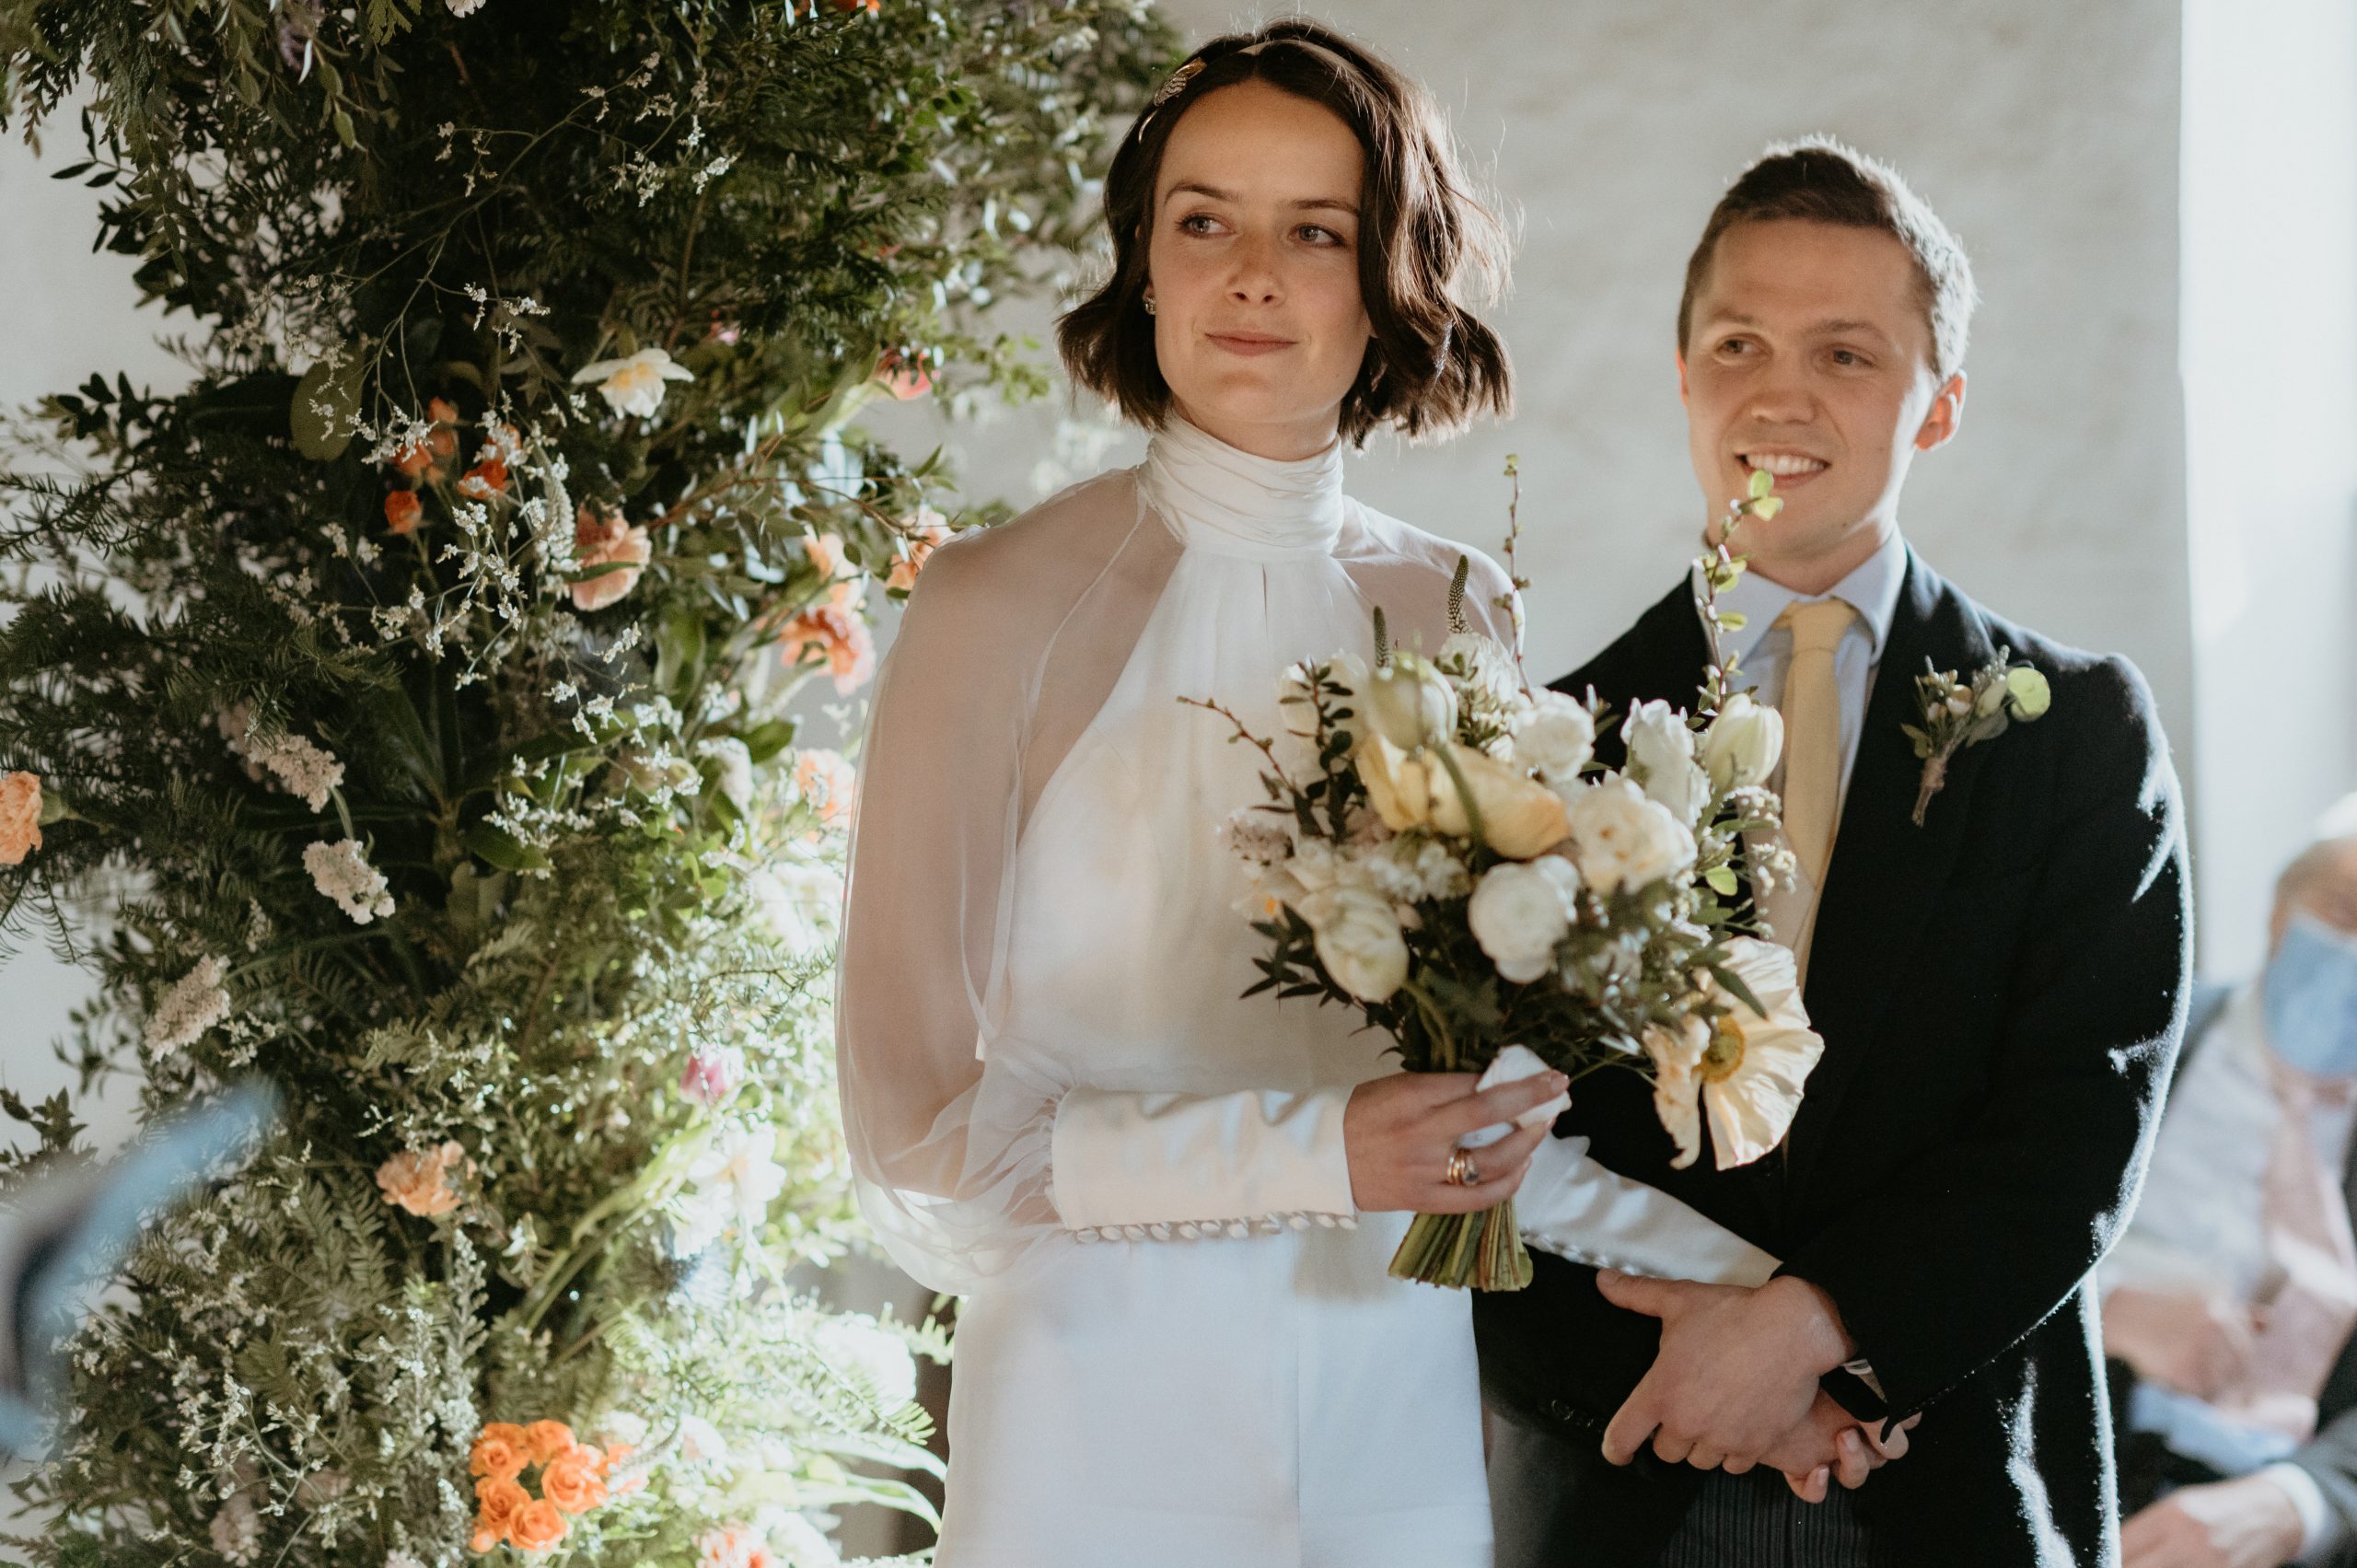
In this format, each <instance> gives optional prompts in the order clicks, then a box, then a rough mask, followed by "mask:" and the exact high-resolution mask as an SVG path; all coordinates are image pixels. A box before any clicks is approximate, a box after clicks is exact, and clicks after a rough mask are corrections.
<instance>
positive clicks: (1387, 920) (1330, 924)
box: [1301, 882, 1408, 1002]
mask: <svg viewBox="0 0 2357 1568" xmlns="http://www.w3.org/2000/svg"><path fill="white" fill-rule="evenodd" d="M1302 901H1303V902H1304V903H1306V904H1308V905H1310V906H1311V907H1310V908H1308V909H1305V910H1303V911H1302V912H1301V914H1302V918H1303V919H1305V920H1306V921H1308V922H1309V924H1310V928H1311V929H1312V930H1313V931H1315V932H1316V933H1317V934H1318V962H1320V963H1322V964H1324V965H1325V966H1326V972H1327V973H1328V974H1329V975H1332V976H1333V977H1334V983H1335V984H1337V985H1339V986H1341V988H1342V989H1343V990H1345V991H1347V992H1349V993H1351V994H1352V995H1353V996H1355V997H1357V998H1358V999H1359V1000H1360V1001H1362V1002H1385V1001H1388V1000H1389V999H1390V997H1391V993H1393V992H1395V991H1398V990H1399V986H1400V984H1401V982H1402V981H1406V980H1407V978H1408V939H1407V937H1406V936H1405V935H1402V934H1401V933H1400V930H1399V915H1398V914H1397V913H1395V912H1393V911H1392V908H1391V900H1389V899H1387V898H1385V897H1384V896H1383V895H1382V894H1380V893H1378V892H1376V891H1375V890H1374V889H1371V888H1365V887H1361V886H1358V885H1356V884H1354V883H1348V882H1345V883H1339V884H1337V885H1336V886H1334V887H1333V888H1330V889H1327V890H1326V891H1324V892H1321V893H1316V894H1312V895H1310V896H1309V897H1307V898H1306V899H1304V900H1302Z"/></svg>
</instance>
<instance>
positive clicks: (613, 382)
mask: <svg viewBox="0 0 2357 1568" xmlns="http://www.w3.org/2000/svg"><path fill="white" fill-rule="evenodd" d="M695 378H696V377H695V372H693V371H691V370H690V369H689V368H688V367H687V366H684V365H680V364H679V363H677V362H676V361H674V360H673V359H672V358H671V356H670V354H668V352H666V351H665V350H663V349H659V348H643V349H640V350H639V351H638V352H637V353H636V354H632V355H631V356H630V357H629V358H627V359H601V360H599V361H598V363H597V364H595V365H585V366H582V367H581V368H580V369H578V370H576V371H575V372H574V373H573V384H574V385H575V386H576V387H579V386H586V384H588V383H589V382H592V381H594V382H596V383H597V384H598V396H600V397H602V398H604V399H605V400H606V401H607V403H608V405H609V406H610V407H611V408H612V409H613V411H614V412H616V413H634V414H636V415H638V416H639V417H640V418H641V419H652V418H654V417H655V411H656V410H657V409H659V408H661V407H662V406H663V383H664V382H666V381H692V380H694V379H695Z"/></svg>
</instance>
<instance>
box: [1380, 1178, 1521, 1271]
mask: <svg viewBox="0 0 2357 1568" xmlns="http://www.w3.org/2000/svg"><path fill="white" fill-rule="evenodd" d="M1391 1277H1392V1278H1393V1279H1395V1280H1422V1281H1423V1282H1424V1283H1426V1284H1435V1285H1444V1286H1446V1287H1447V1288H1448V1289H1451V1290H1463V1289H1464V1288H1465V1287H1466V1286H1468V1285H1470V1286H1472V1287H1473V1288H1474V1289H1475V1290H1520V1289H1522V1288H1523V1287H1524V1286H1525V1285H1527V1284H1528V1283H1530V1254H1529V1253H1528V1252H1526V1251H1524V1250H1523V1246H1522V1233H1521V1230H1520V1227H1519V1226H1518V1225H1516V1224H1515V1216H1514V1200H1513V1199H1511V1198H1509V1199H1507V1200H1506V1201H1505V1202H1503V1203H1500V1204H1498V1205H1497V1206H1496V1207H1495V1208H1491V1209H1483V1210H1481V1211H1480V1213H1479V1214H1418V1215H1417V1216H1416V1217H1415V1218H1414V1219H1413V1220H1411V1221H1410V1222H1409V1225H1408V1234H1407V1236H1406V1237H1403V1238H1402V1239H1401V1241H1400V1243H1399V1251H1397V1252H1395V1253H1393V1254H1392V1257H1391Z"/></svg>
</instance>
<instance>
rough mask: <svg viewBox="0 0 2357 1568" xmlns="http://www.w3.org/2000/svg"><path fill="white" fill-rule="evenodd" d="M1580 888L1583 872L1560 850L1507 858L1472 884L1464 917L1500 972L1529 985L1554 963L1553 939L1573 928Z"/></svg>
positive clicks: (1505, 977) (1518, 982)
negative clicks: (1574, 898) (1476, 884)
mask: <svg viewBox="0 0 2357 1568" xmlns="http://www.w3.org/2000/svg"><path fill="white" fill-rule="evenodd" d="M1579 890H1580V874H1579V872H1578V871H1577V870H1576V869H1575V868H1573V865H1572V863H1571V862H1570V861H1568V860H1565V859H1563V858H1562V857H1561V856H1559V855H1551V854H1549V855H1541V856H1539V857H1538V859H1537V860H1534V861H1530V862H1527V863H1523V862H1517V861H1508V862H1507V863H1506V864H1504V865H1498V866H1493V867H1492V868H1491V870H1490V872H1489V874H1488V875H1486V876H1484V877H1482V878H1481V884H1480V887H1478V888H1476V889H1473V900H1472V902H1471V903H1469V905H1467V906H1466V911H1465V918H1466V922H1467V923H1468V924H1469V925H1470V926H1471V927H1472V930H1473V940H1475V941H1476V942H1479V943H1480V945H1481V951H1483V952H1484V953H1487V954H1488V955H1489V956H1490V961H1491V962H1492V963H1493V964H1495V965H1497V966H1498V973H1499V975H1500V976H1501V977H1503V978H1504V979H1506V980H1509V981H1513V982H1514V983H1515V984H1516V985H1525V984H1527V983H1529V982H1530V981H1534V980H1537V979H1538V977H1539V976H1541V975H1543V974H1545V973H1546V972H1547V971H1548V970H1550V969H1552V968H1553V967H1554V964H1555V945H1556V944H1557V943H1559V942H1561V941H1562V939H1563V937H1564V936H1565V935H1566V934H1568V933H1569V932H1570V931H1571V929H1572V896H1573V894H1575V893H1577V892H1578V891H1579Z"/></svg>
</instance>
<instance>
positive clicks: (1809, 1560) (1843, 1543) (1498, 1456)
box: [1490, 1417, 1892, 1568]
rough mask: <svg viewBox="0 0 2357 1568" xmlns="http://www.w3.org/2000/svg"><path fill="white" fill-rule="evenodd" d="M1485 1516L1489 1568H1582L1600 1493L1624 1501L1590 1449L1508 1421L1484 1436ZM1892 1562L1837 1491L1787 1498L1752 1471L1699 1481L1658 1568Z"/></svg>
mask: <svg viewBox="0 0 2357 1568" xmlns="http://www.w3.org/2000/svg"><path fill="white" fill-rule="evenodd" d="M1490 1445H1491V1446H1490V1507H1491V1513H1492V1516H1493V1517H1494V1518H1495V1520H1496V1522H1497V1542H1498V1544H1497V1568H1586V1565H1587V1564H1588V1563H1590V1562H1594V1561H1595V1559H1594V1557H1593V1556H1592V1555H1591V1553H1590V1552H1589V1551H1587V1550H1585V1549H1584V1547H1583V1544H1582V1543H1583V1541H1584V1540H1587V1539H1592V1538H1593V1536H1594V1534H1595V1533H1596V1532H1595V1529H1594V1510H1596V1509H1598V1508H1602V1507H1609V1506H1616V1505H1624V1504H1623V1500H1622V1498H1616V1499H1615V1501H1614V1502H1610V1503H1608V1502H1607V1501H1606V1498H1607V1496H1608V1495H1610V1494H1611V1493H1608V1492H1607V1491H1606V1488H1607V1487H1608V1486H1610V1487H1612V1489H1613V1490H1614V1491H1617V1492H1619V1493H1622V1496H1623V1498H1625V1494H1626V1492H1627V1487H1626V1486H1625V1484H1618V1483H1621V1482H1623V1481H1625V1478H1624V1477H1623V1475H1622V1473H1621V1472H1617V1471H1614V1470H1613V1469H1612V1468H1611V1467H1610V1466H1608V1465H1607V1464H1606V1463H1605V1462H1604V1457H1603V1456H1602V1455H1601V1454H1600V1453H1598V1452H1596V1448H1595V1447H1594V1446H1593V1445H1592V1444H1591V1443H1588V1442H1586V1441H1582V1442H1579V1443H1576V1444H1574V1443H1570V1442H1566V1441H1565V1440H1564V1439H1563V1438H1562V1437H1561V1436H1558V1435H1557V1434H1555V1433H1554V1432H1552V1431H1549V1430H1546V1429H1543V1428H1540V1427H1537V1426H1532V1425H1526V1424H1524V1423H1521V1422H1518V1421H1516V1420H1515V1419H1513V1418H1511V1417H1507V1418H1504V1419H1500V1420H1496V1421H1493V1422H1492V1425H1491V1433H1490ZM1890 1562H1892V1558H1891V1557H1890V1555H1889V1553H1888V1551H1887V1550H1883V1549H1878V1548H1877V1545H1876V1542H1875V1538H1874V1532H1873V1531H1871V1530H1870V1529H1869V1528H1868V1527H1866V1525H1865V1524H1864V1521H1862V1520H1861V1519H1860V1518H1859V1517H1858V1516H1857V1511H1856V1510H1855V1509H1854V1508H1852V1506H1851V1499H1850V1494H1849V1493H1846V1492H1844V1491H1842V1490H1841V1489H1840V1487H1838V1486H1837V1487H1835V1488H1834V1489H1833V1493H1832V1495H1831V1496H1829V1497H1828V1498H1827V1499H1826V1500H1825V1501H1824V1502H1823V1503H1818V1504H1808V1503H1804V1502H1802V1501H1801V1500H1800V1499H1799V1498H1797V1497H1794V1495H1793V1493H1792V1491H1791V1489H1790V1488H1789V1487H1787V1486H1786V1485H1785V1484H1784V1478H1783V1477H1782V1476H1780V1475H1777V1474H1775V1473H1773V1472H1772V1471H1771V1472H1769V1473H1766V1474H1762V1473H1760V1472H1758V1471H1754V1472H1752V1473H1750V1474H1748V1475H1740V1476H1731V1475H1728V1474H1727V1473H1726V1472H1725V1471H1724V1470H1715V1471H1713V1472H1712V1473H1711V1474H1709V1475H1707V1476H1704V1477H1703V1478H1702V1481H1701V1488H1700V1489H1699V1490H1698V1491H1696V1492H1695V1493H1694V1494H1693V1501H1692V1503H1691V1504H1690V1505H1689V1506H1686V1507H1684V1508H1683V1511H1682V1516H1680V1517H1679V1519H1678V1524H1677V1526H1676V1527H1675V1532H1674V1533H1673V1534H1672V1535H1671V1537H1670V1539H1669V1544H1668V1546H1667V1547H1666V1549H1665V1550H1664V1551H1663V1552H1662V1555H1661V1559H1660V1565H1661V1568H1886V1565H1887V1564H1889V1563H1890Z"/></svg>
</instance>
